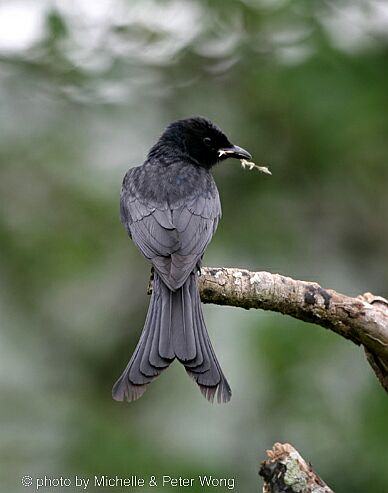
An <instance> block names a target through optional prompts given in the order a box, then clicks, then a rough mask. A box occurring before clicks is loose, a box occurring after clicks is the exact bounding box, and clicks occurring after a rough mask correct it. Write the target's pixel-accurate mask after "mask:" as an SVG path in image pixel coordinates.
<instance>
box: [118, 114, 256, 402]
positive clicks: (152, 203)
mask: <svg viewBox="0 0 388 493" xmlns="http://www.w3.org/2000/svg"><path fill="white" fill-rule="evenodd" d="M228 157H234V158H240V159H242V158H248V159H250V158H251V155H250V154H249V153H248V152H247V151H246V150H244V149H242V148H241V147H238V146H235V145H233V144H231V142H230V141H229V139H228V138H227V137H226V135H225V134H224V133H223V132H222V131H221V130H220V129H219V128H218V127H217V126H216V125H214V124H213V123H212V122H210V121H209V120H208V119H206V118H202V117H193V118H187V119H184V120H178V121H175V122H173V123H171V124H170V125H169V126H168V127H167V128H166V130H165V131H164V132H163V134H162V135H161V137H160V138H159V140H158V142H157V143H156V144H155V145H154V146H153V147H152V148H151V150H150V152H149V154H148V156H147V159H146V160H145V162H144V164H143V165H142V166H138V167H136V168H131V169H130V170H129V171H128V172H127V174H126V175H125V177H124V181H123V186H122V190H121V201H120V212H121V222H122V223H123V225H124V226H125V228H126V230H127V233H128V235H129V237H130V238H132V240H133V241H134V242H135V244H136V245H137V247H138V248H139V249H140V251H141V252H142V254H143V255H144V256H145V257H146V258H147V259H148V260H149V261H150V262H151V264H152V267H153V272H154V278H153V290H152V296H151V301H150V305H149V308H148V313H147V318H146V321H145V325H144V328H143V331H142V334H141V337H140V340H139V343H138V345H137V347H136V349H135V352H134V353H133V355H132V358H131V360H130V361H129V363H128V365H127V367H126V368H125V370H124V372H123V373H122V375H121V377H120V378H119V379H118V380H117V382H116V383H115V385H114V387H113V391H112V394H113V398H114V399H116V400H118V401H122V400H124V399H126V400H128V401H133V400H136V399H138V398H139V397H141V396H142V395H143V393H144V392H145V390H146V388H147V385H148V384H149V383H150V382H152V380H154V379H155V378H156V377H157V376H158V375H159V374H160V373H161V372H162V371H163V370H164V369H165V368H167V367H168V366H169V365H170V363H171V362H172V361H173V360H174V359H175V358H177V359H178V360H179V361H180V362H181V363H182V364H183V365H184V367H185V369H186V371H187V373H188V374H189V375H190V376H191V377H192V378H193V379H194V380H195V381H196V382H197V384H198V386H199V388H200V390H201V392H202V394H203V395H204V396H205V397H206V398H207V399H208V400H209V401H213V399H214V397H215V394H216V393H217V401H218V402H227V401H229V400H230V398H231V395H232V393H231V390H230V387H229V384H228V382H227V380H226V378H225V376H224V374H223V372H222V370H221V367H220V364H219V363H218V360H217V357H216V355H215V353H214V350H213V347H212V345H211V342H210V339H209V335H208V332H207V329H206V326H205V322H204V318H203V314H202V309H201V300H200V297H199V291H198V286H197V276H198V272H199V270H200V267H201V261H202V257H203V255H204V253H205V250H206V247H207V246H208V244H209V242H210V240H211V239H212V236H213V234H214V232H215V230H216V228H217V224H218V221H219V219H220V217H221V204H220V199H219V195H218V190H217V187H216V184H215V182H214V179H213V176H212V175H211V173H210V170H211V168H212V166H214V165H215V164H216V163H217V162H218V161H221V160H224V159H226V158H228Z"/></svg>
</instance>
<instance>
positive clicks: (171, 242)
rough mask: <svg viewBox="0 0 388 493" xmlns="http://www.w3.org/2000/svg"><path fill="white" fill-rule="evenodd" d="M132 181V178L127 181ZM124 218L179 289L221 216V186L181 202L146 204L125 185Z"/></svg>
mask: <svg viewBox="0 0 388 493" xmlns="http://www.w3.org/2000/svg"><path fill="white" fill-rule="evenodd" d="M129 181H130V177H129V179H128V180H127V183H128V182H129ZM120 211H121V221H122V223H123V224H124V226H125V228H126V229H127V231H128V234H129V236H130V237H131V238H132V240H133V241H134V242H135V244H136V245H137V246H138V248H139V249H140V250H141V252H142V253H143V255H144V256H145V257H146V258H147V259H149V260H150V261H151V263H152V264H153V265H154V267H155V268H156V270H157V271H158V272H159V274H160V276H161V277H162V279H163V281H164V282H165V284H166V285H167V286H168V287H169V288H170V289H173V290H176V289H178V288H179V287H180V286H182V284H183V283H184V282H185V281H186V279H187V277H188V276H189V275H190V273H191V272H193V270H194V269H195V268H196V265H197V264H198V262H199V261H200V259H201V257H202V256H203V254H204V252H205V250H206V247H207V245H208V244H209V242H210V240H211V238H212V236H213V234H214V232H215V230H216V228H217V224H218V221H219V218H220V216H221V205H220V199H219V195H218V191H217V188H216V186H215V183H214V181H213V180H211V190H209V191H208V192H207V194H206V195H204V194H203V193H202V192H198V193H197V194H193V195H191V196H190V197H189V198H187V199H186V200H184V201H182V202H181V203H180V204H179V203H178V204H175V205H174V206H172V207H170V206H169V205H168V204H167V203H164V204H156V203H152V204H151V203H145V201H144V200H142V199H141V198H139V197H138V196H137V195H136V193H135V191H134V189H133V187H131V186H127V187H125V188H123V190H122V193H121V202H120Z"/></svg>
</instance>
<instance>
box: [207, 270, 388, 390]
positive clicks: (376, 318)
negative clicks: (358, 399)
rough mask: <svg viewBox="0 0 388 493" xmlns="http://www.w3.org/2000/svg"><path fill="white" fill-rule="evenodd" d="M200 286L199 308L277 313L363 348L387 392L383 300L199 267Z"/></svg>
mask: <svg viewBox="0 0 388 493" xmlns="http://www.w3.org/2000/svg"><path fill="white" fill-rule="evenodd" d="M199 284H200V292H201V299H202V302H203V303H215V304H218V305H229V306H236V307H241V308H245V309H250V308H261V309H262V310H272V311H276V312H280V313H283V314H285V315H291V316H292V317H294V318H297V319H300V320H304V321H306V322H311V323H314V324H317V325H321V326H322V327H325V328H327V329H330V330H332V331H333V332H335V333H337V334H339V335H340V336H342V337H345V338H346V339H349V340H350V341H352V342H354V343H355V344H357V345H361V346H363V348H364V350H365V353H366V356H367V359H368V362H369V364H370V365H371V367H372V368H373V371H374V372H375V374H376V376H377V378H378V379H379V381H380V383H381V384H382V386H383V387H384V389H385V390H386V391H387V392H388V301H387V300H386V299H384V298H382V297H381V296H374V295H372V294H371V293H365V294H363V295H360V296H358V297H356V298H352V297H349V296H346V295H343V294H341V293H337V292H336V291H334V290H333V289H324V288H322V287H321V286H320V285H319V284H317V283H316V282H306V281H298V280H295V279H291V278H290V277H284V276H281V275H279V274H271V273H269V272H250V271H247V270H244V269H237V268H224V267H222V268H213V267H203V268H202V269H201V276H200V281H199Z"/></svg>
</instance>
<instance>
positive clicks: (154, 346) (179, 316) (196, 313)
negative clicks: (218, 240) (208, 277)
mask: <svg viewBox="0 0 388 493" xmlns="http://www.w3.org/2000/svg"><path fill="white" fill-rule="evenodd" d="M175 358H177V359H178V360H179V361H180V362H181V363H182V364H183V365H184V366H185V369H186V371H187V373H188V374H189V376H190V377H192V378H193V379H194V380H195V382H196V383H197V384H198V386H199V388H200V390H201V392H202V394H203V395H204V396H205V397H206V399H208V400H209V401H211V402H213V400H214V398H215V396H216V395H217V401H218V402H227V401H229V400H230V397H231V390H230V387H229V384H228V382H227V381H226V378H225V376H224V374H223V372H222V370H221V367H220V365H219V363H218V360H217V357H216V355H215V353H214V350H213V347H212V345H211V342H210V338H209V335H208V332H207V329H206V325H205V321H204V318H203V314H202V308H201V300H200V297H199V292H198V287H197V278H196V275H195V273H192V274H191V275H190V276H189V278H188V279H187V281H186V282H185V284H184V285H183V286H182V287H181V288H179V289H177V290H176V291H174V292H173V291H171V290H170V289H169V288H168V287H167V286H166V285H165V284H164V283H163V281H162V280H161V278H160V276H159V275H158V274H155V277H154V285H153V293H152V296H151V301H150V306H149V309H148V313H147V318H146V321H145V324H144V328H143V332H142V334H141V337H140V340H139V343H138V345H137V347H136V349H135V352H134V354H133V356H132V358H131V360H130V361H129V363H128V365H127V367H126V368H125V370H124V372H123V373H122V375H121V377H120V378H119V379H118V381H117V382H116V383H115V385H114V387H113V391H112V394H113V398H114V399H116V400H120V401H122V400H128V401H133V400H136V399H138V398H139V397H141V396H142V395H143V393H144V392H145V390H146V388H147V385H148V384H149V383H150V382H152V381H153V380H154V379H155V378H156V377H157V376H158V375H160V373H161V372H162V371H163V370H164V369H165V368H167V367H168V366H169V365H170V363H171V362H172V361H173V360H174V359H175Z"/></svg>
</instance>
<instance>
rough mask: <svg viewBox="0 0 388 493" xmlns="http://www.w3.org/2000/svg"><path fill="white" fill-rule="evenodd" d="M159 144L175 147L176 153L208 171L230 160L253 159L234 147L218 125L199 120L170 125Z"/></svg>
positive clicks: (240, 148) (247, 153)
mask: <svg viewBox="0 0 388 493" xmlns="http://www.w3.org/2000/svg"><path fill="white" fill-rule="evenodd" d="M159 143H162V144H167V145H169V146H173V147H174V149H175V150H177V151H178V150H179V152H182V153H184V154H185V155H186V156H188V157H189V158H191V159H193V160H194V161H195V162H196V164H198V165H199V166H203V167H206V168H210V167H212V166H214V165H215V164H216V163H217V162H218V161H222V160H224V159H227V158H229V157H233V158H237V159H251V157H252V156H251V155H250V154H249V152H247V151H246V150H245V149H243V148H242V147H239V146H237V145H233V144H232V143H231V142H230V141H229V139H228V137H227V136H226V135H225V134H224V133H223V132H222V130H221V129H220V128H218V127H217V125H215V124H214V123H212V122H211V121H210V120H208V119H207V118H203V117H199V116H196V117H192V118H185V119H183V120H177V121H175V122H173V123H171V124H170V125H169V126H168V127H167V128H166V130H165V131H164V133H163V134H162V136H161V137H160V140H159Z"/></svg>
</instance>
